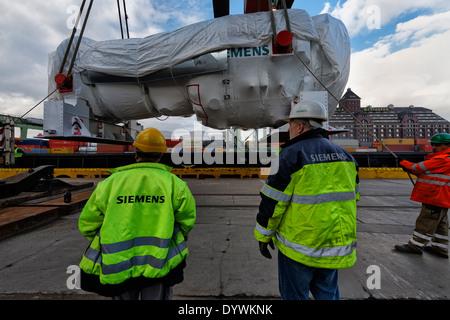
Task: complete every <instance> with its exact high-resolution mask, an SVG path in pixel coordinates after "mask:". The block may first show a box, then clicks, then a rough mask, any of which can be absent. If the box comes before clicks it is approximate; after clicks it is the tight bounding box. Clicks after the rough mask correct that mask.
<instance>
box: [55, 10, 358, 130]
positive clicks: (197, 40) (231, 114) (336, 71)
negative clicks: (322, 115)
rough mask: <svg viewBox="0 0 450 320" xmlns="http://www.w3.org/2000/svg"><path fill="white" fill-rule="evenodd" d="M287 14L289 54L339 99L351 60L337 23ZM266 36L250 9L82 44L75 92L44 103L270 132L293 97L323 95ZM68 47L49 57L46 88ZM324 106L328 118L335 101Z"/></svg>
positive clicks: (262, 16) (260, 16)
mask: <svg viewBox="0 0 450 320" xmlns="http://www.w3.org/2000/svg"><path fill="white" fill-rule="evenodd" d="M288 13H289V20H290V27H291V31H292V33H293V36H294V39H293V50H294V51H295V52H296V54H297V55H298V56H299V57H301V58H302V60H303V61H304V62H305V63H306V64H307V65H308V67H309V68H310V69H311V70H312V71H313V72H314V74H315V75H316V76H317V77H318V78H319V79H320V80H321V81H322V82H323V83H324V84H325V85H326V86H327V87H328V88H329V89H330V91H331V92H333V94H334V95H336V96H337V97H340V96H341V94H342V92H343V90H344V88H345V85H346V83H347V80H348V75H349V63H350V41H349V37H348V33H347V30H346V28H345V26H344V25H343V23H342V22H341V21H339V20H337V19H335V18H333V17H331V16H330V15H327V14H322V15H319V16H315V17H310V16H309V15H308V14H307V13H306V12H305V11H303V10H298V9H290V10H288ZM274 16H275V25H276V31H277V32H279V31H281V30H285V29H286V22H285V19H284V15H283V11H276V12H275V13H274ZM272 35H273V32H272V26H271V20H270V13H269V12H258V13H253V14H244V15H231V16H225V17H221V18H216V19H213V20H209V21H203V22H199V23H196V24H193V25H189V26H186V27H183V28H180V29H178V30H175V31H173V32H167V33H160V34H155V35H151V36H148V37H146V38H142V39H124V40H123V39H120V40H108V41H93V40H90V39H83V40H82V42H81V45H80V48H79V51H78V53H77V58H76V61H75V65H74V69H73V72H72V74H73V78H74V91H73V92H72V93H65V94H59V93H55V94H54V95H53V96H52V98H51V99H53V100H61V99H63V98H74V97H75V98H81V99H84V100H86V101H87V102H88V105H89V106H90V107H91V108H92V110H93V113H94V115H96V116H100V117H106V118H111V119H113V120H131V119H144V118H151V117H158V116H160V115H167V116H190V115H193V114H196V115H197V119H198V120H199V121H202V123H203V124H205V125H208V126H210V127H213V128H219V129H223V128H228V127H231V126H236V127H242V128H261V127H265V126H278V125H280V123H281V122H280V121H281V120H282V119H284V118H286V115H288V114H289V109H290V102H291V101H292V100H293V99H294V97H295V96H296V95H297V94H298V93H299V92H300V91H304V90H310V91H316V90H317V91H323V90H324V89H323V87H322V86H321V85H320V84H318V83H317V82H316V81H315V80H314V79H313V78H312V77H311V75H310V74H309V73H308V71H307V70H306V69H305V68H304V66H303V65H302V64H301V62H300V60H299V58H298V57H297V56H296V55H294V54H292V53H291V54H273V52H272ZM76 40H77V38H75V40H74V44H73V45H72V49H71V52H70V54H69V57H68V61H67V62H66V66H65V69H64V72H67V69H68V65H69V63H70V60H71V56H72V54H73V50H74V49H73V48H74V47H75V42H76ZM67 44H68V40H65V41H64V42H63V43H61V45H60V46H59V47H58V49H57V50H56V52H53V53H52V54H50V56H49V90H50V91H53V90H54V88H55V83H54V80H53V78H54V76H55V75H56V74H57V73H58V70H59V68H60V65H61V62H62V60H63V57H64V53H65V50H66V47H67ZM328 100H329V105H328V109H329V114H330V115H332V114H333V112H334V110H335V108H336V105H337V102H336V101H334V100H333V99H331V98H329V99H328Z"/></svg>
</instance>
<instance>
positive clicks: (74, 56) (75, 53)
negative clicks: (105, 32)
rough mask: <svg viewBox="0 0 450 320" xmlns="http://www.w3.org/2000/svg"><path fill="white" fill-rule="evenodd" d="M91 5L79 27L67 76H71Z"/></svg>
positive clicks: (92, 1) (90, 4)
mask: <svg viewBox="0 0 450 320" xmlns="http://www.w3.org/2000/svg"><path fill="white" fill-rule="evenodd" d="M83 1H84V0H83ZM93 3H94V0H91V2H90V3H89V7H88V10H87V12H86V17H84V22H83V26H82V27H81V31H80V35H79V36H78V42H77V45H76V47H75V52H74V53H73V57H72V62H71V63H70V67H69V71H68V72H67V74H68V75H70V74H72V68H73V65H74V64H75V58H76V57H77V53H78V49H79V48H80V44H81V39H82V38H83V34H84V30H85V29H86V24H87V21H88V19H89V14H90V13H91V8H92V4H93ZM67 50H69V47H67Z"/></svg>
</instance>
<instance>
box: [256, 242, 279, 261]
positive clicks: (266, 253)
mask: <svg viewBox="0 0 450 320" xmlns="http://www.w3.org/2000/svg"><path fill="white" fill-rule="evenodd" d="M267 245H270V247H271V248H272V250H275V246H274V245H273V241H272V239H270V241H269V242H267V243H266V242H261V241H260V242H259V251H261V254H262V255H263V256H264V257H266V258H267V259H272V255H271V254H270V252H269V249H268V248H267Z"/></svg>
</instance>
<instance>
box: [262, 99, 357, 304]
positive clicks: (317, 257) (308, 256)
mask: <svg viewBox="0 0 450 320" xmlns="http://www.w3.org/2000/svg"><path fill="white" fill-rule="evenodd" d="M289 118H290V119H289V137H290V139H291V140H289V141H288V142H286V143H285V144H284V145H283V146H282V147H281V151H280V153H279V156H278V161H277V162H276V163H277V164H278V170H273V169H274V168H271V174H270V176H269V178H268V179H267V181H266V183H265V185H264V187H263V188H262V190H261V198H262V199H261V204H260V206H259V213H258V215H257V219H256V220H257V223H256V228H255V231H254V232H255V237H256V239H257V240H258V241H259V247H260V251H261V253H262V255H263V256H265V257H266V258H271V254H270V252H269V250H268V246H269V245H270V246H271V247H272V248H274V246H273V243H275V245H276V246H277V248H278V278H279V289H280V294H281V297H282V298H283V299H286V300H304V299H308V297H309V292H311V293H312V295H313V296H314V298H315V299H317V300H319V299H320V300H339V299H340V293H339V288H338V269H344V268H349V267H351V266H353V265H354V264H355V262H356V201H357V200H359V190H358V188H359V179H358V171H357V170H358V165H357V163H356V161H355V160H354V159H353V157H352V156H351V155H350V153H348V152H347V151H346V150H345V149H343V148H341V147H339V146H337V145H336V144H334V143H332V142H330V141H329V140H328V139H326V138H325V137H324V135H326V133H325V131H324V130H323V129H322V128H321V126H322V125H321V123H322V122H323V121H325V120H326V119H327V117H326V113H325V109H324V106H323V105H321V104H319V103H317V102H314V101H302V102H300V103H298V104H296V103H293V104H292V108H291V113H290V116H289Z"/></svg>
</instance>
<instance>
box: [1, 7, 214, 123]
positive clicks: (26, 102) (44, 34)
mask: <svg viewBox="0 0 450 320" xmlns="http://www.w3.org/2000/svg"><path fill="white" fill-rule="evenodd" d="M120 3H121V4H122V1H120ZM88 4H89V1H87V2H86V7H85V9H84V13H86V11H87V7H88ZM126 4H127V13H128V17H129V19H128V24H129V30H130V36H131V37H145V36H148V35H150V34H154V33H158V32H163V31H172V30H173V29H176V28H180V27H182V26H184V25H186V24H190V23H194V22H197V21H201V20H205V19H207V18H208V17H209V16H211V17H212V7H211V2H210V1H209V0H201V1H193V0H190V1H163V0H159V1H157V0H155V1H150V0H133V1H127V2H126ZM80 5H81V1H80V0H45V1H43V0H39V1H36V0H21V1H11V0H0V43H1V46H0V71H1V72H0V103H1V111H0V112H1V113H7V114H11V115H15V116H20V115H22V114H24V113H25V112H27V111H28V110H29V109H30V108H31V107H33V106H34V105H35V104H36V103H37V102H39V101H40V100H41V99H42V98H44V97H45V96H46V95H47V84H48V76H47V64H48V54H49V53H51V52H53V51H54V50H56V48H57V46H58V45H59V44H60V43H61V42H62V41H63V40H65V39H66V38H69V37H70V35H71V33H72V28H71V27H70V28H69V26H71V22H72V23H73V21H74V18H75V16H76V14H77V13H78V11H74V9H76V8H77V7H78V8H79V6H80ZM209 7H211V10H209ZM208 10H209V11H211V12H209V11H208ZM75 12H76V13H75ZM208 15H209V16H208ZM122 18H124V12H123V9H122ZM81 22H82V21H81ZM81 22H80V27H81ZM68 25H69V26H68ZM124 29H125V24H124ZM84 37H86V38H91V39H94V40H97V41H100V40H109V39H118V38H120V37H121V33H120V26H119V17H118V11H117V2H116V1H115V0H102V1H94V4H93V6H92V11H91V14H90V17H89V20H88V22H87V26H86V31H85V34H84ZM42 112H43V107H42V105H41V106H40V107H38V108H36V109H35V110H34V111H33V112H32V113H30V115H29V116H34V117H40V118H42Z"/></svg>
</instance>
